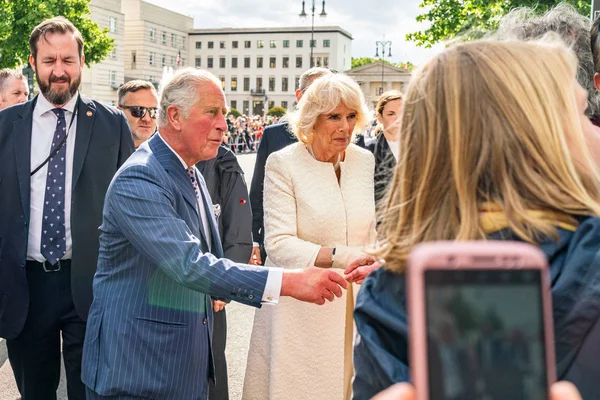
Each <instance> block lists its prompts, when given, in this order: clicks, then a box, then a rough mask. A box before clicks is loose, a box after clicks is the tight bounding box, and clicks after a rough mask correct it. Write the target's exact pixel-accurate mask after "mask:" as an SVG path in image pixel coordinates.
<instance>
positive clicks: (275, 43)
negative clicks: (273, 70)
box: [269, 40, 277, 49]
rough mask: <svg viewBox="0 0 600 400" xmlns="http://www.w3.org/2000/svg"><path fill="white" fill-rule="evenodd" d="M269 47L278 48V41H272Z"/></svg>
mask: <svg viewBox="0 0 600 400" xmlns="http://www.w3.org/2000/svg"><path fill="white" fill-rule="evenodd" d="M269 47H270V48H272V49H274V48H275V47H277V41H276V40H271V41H270V42H269Z"/></svg>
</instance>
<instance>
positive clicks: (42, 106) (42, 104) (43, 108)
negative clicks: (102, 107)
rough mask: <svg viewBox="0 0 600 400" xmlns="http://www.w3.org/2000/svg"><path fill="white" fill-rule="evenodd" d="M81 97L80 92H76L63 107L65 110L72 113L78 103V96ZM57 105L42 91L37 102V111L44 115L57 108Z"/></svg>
mask: <svg viewBox="0 0 600 400" xmlns="http://www.w3.org/2000/svg"><path fill="white" fill-rule="evenodd" d="M78 97H79V92H77V93H75V95H74V96H73V97H72V98H71V100H69V101H68V102H67V104H65V105H64V106H63V107H61V108H62V109H63V110H65V111H69V112H70V113H71V114H73V112H74V111H75V105H76V104H77V98H78ZM55 108H56V106H55V105H54V104H52V103H50V102H49V101H48V100H47V99H46V98H45V97H44V96H43V95H42V94H41V93H40V94H39V96H38V99H37V103H36V104H35V113H36V114H37V115H38V116H40V115H44V114H45V113H47V112H48V111H50V110H53V109H55Z"/></svg>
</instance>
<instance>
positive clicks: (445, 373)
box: [425, 269, 548, 400]
mask: <svg viewBox="0 0 600 400" xmlns="http://www.w3.org/2000/svg"><path fill="white" fill-rule="evenodd" d="M425 284H426V303H427V304H426V307H427V331H428V368H429V371H428V372H429V398H430V400H438V399H439V400H462V399H465V400H468V399H477V400H488V399H489V400H501V399H502V400H505V399H511V400H519V399H523V400H538V399H539V400H546V399H547V398H548V393H547V377H546V359H545V351H544V342H545V338H544V324H543V307H542V297H541V295H542V293H541V273H540V271H539V270H534V269H520V270H427V271H425Z"/></svg>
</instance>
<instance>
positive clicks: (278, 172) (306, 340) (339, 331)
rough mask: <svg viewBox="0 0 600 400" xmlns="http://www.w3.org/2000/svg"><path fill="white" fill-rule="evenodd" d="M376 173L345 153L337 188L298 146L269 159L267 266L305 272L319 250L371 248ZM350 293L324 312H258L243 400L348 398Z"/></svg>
mask: <svg viewBox="0 0 600 400" xmlns="http://www.w3.org/2000/svg"><path fill="white" fill-rule="evenodd" d="M374 165H375V162H374V159H373V155H372V154H371V153H370V152H368V151H366V150H363V149H361V148H359V147H358V146H355V145H350V146H349V147H348V149H347V150H346V156H345V160H344V162H342V163H341V167H340V168H341V174H340V182H339V183H338V181H337V177H336V175H335V172H334V169H333V166H332V164H331V163H323V162H319V161H317V160H315V159H314V158H313V157H312V156H311V155H310V154H309V153H308V151H307V150H306V147H305V146H304V145H303V144H301V143H297V144H293V145H290V146H288V147H286V148H285V149H283V150H281V151H278V152H276V153H273V154H272V155H271V156H270V157H269V159H268V161H267V166H266V174H265V177H266V178H265V186H264V210H265V218H264V219H265V244H266V247H267V253H268V258H267V261H266V265H269V266H279V267H283V268H299V267H308V266H311V265H313V264H314V262H315V259H316V257H317V253H318V252H319V249H320V248H321V247H337V248H340V249H343V248H344V246H356V247H360V248H362V247H363V246H366V245H369V244H372V243H374V241H375V204H374V199H373V190H374V189H373V170H374ZM345 250H348V249H345ZM338 271H339V273H340V274H341V273H343V270H341V269H340V270H338ZM355 290H356V287H351V286H350V287H349V290H348V292H347V293H344V296H343V297H342V298H340V299H338V298H336V299H335V300H334V301H333V302H332V303H327V304H325V305H324V306H317V305H314V304H306V303H302V302H299V301H297V300H294V299H291V298H281V299H280V301H279V304H278V305H276V306H263V307H262V309H260V310H258V311H257V312H256V314H255V318H254V327H253V330H252V337H251V341H250V352H249V354H248V366H247V370H246V377H245V382H244V394H243V399H245V400H268V399H270V400H280V399H281V400H284V399H285V400H306V399H311V400H319V399H323V400H342V399H344V398H349V395H350V392H349V390H350V379H351V377H352V371H353V370H352V338H353V320H352V312H353V309H354V295H355V293H354V291H355Z"/></svg>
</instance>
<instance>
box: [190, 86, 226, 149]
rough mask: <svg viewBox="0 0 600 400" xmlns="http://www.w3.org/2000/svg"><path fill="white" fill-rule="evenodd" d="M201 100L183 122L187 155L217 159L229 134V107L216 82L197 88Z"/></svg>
mask: <svg viewBox="0 0 600 400" xmlns="http://www.w3.org/2000/svg"><path fill="white" fill-rule="evenodd" d="M197 90H198V95H199V99H200V100H199V101H198V102H197V103H196V104H194V106H193V107H192V108H191V111H190V115H189V116H188V118H187V119H184V118H182V119H181V132H180V134H181V139H182V140H183V141H184V143H185V147H186V150H187V151H186V152H187V153H188V154H190V155H193V157H194V158H195V159H197V160H198V161H200V160H210V159H211V158H215V157H216V156H217V152H218V151H219V146H220V145H221V143H222V142H223V133H224V132H227V122H226V121H225V116H226V115H227V106H226V105H225V104H226V103H225V95H224V94H223V90H222V89H221V88H220V87H219V86H217V85H216V84H214V83H213V82H205V83H202V84H200V85H199V86H198V89H197Z"/></svg>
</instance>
